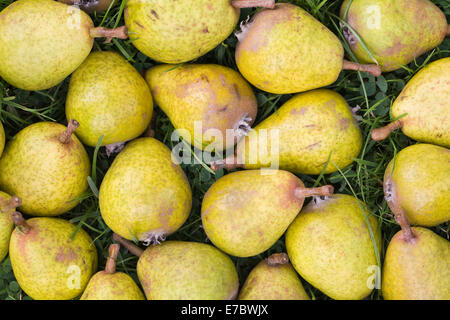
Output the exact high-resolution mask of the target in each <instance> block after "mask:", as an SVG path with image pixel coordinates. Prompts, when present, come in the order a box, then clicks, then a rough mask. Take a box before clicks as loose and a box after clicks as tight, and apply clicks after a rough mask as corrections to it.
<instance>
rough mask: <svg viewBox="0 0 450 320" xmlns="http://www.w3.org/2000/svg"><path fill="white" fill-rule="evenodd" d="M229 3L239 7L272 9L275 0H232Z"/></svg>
mask: <svg viewBox="0 0 450 320" xmlns="http://www.w3.org/2000/svg"><path fill="white" fill-rule="evenodd" d="M231 5H232V6H233V7H235V8H239V9H244V8H255V7H261V8H267V9H273V8H275V0H233V1H231Z"/></svg>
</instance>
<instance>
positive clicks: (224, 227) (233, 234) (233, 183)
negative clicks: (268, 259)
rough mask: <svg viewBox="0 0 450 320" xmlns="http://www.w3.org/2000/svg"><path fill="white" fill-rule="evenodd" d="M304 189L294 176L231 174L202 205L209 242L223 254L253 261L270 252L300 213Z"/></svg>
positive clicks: (256, 172) (251, 172)
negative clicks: (297, 194)
mask: <svg viewBox="0 0 450 320" xmlns="http://www.w3.org/2000/svg"><path fill="white" fill-rule="evenodd" d="M297 187H304V185H303V183H302V181H301V180H300V179H299V178H297V177H296V176H295V175H293V174H292V173H290V172H287V171H282V170H273V171H272V173H271V174H261V171H260V170H244V171H238V172H232V173H229V174H227V175H225V176H223V177H222V178H220V179H219V180H217V181H216V182H215V183H214V184H213V185H212V186H211V187H210V188H209V190H208V191H207V192H206V194H205V196H204V198H203V202H202V223H203V229H204V230H205V232H206V234H207V236H208V238H209V239H210V240H211V242H212V243H214V245H215V246H216V247H218V248H219V249H221V250H222V251H224V252H226V253H228V254H230V255H233V256H237V257H250V256H254V255H257V254H259V253H261V252H264V251H265V250H267V249H269V248H270V247H271V246H272V245H273V244H274V243H275V242H276V241H277V240H278V239H279V238H280V237H281V236H282V235H283V233H284V232H285V231H286V229H287V228H288V226H289V224H290V223H291V222H292V221H293V220H294V218H295V217H296V216H297V214H298V213H299V212H300V210H301V208H302V205H303V200H302V199H298V198H297V197H295V189H296V188H297Z"/></svg>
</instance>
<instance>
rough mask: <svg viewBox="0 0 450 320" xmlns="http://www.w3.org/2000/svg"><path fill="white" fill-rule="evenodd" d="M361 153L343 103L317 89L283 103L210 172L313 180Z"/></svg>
mask: <svg viewBox="0 0 450 320" xmlns="http://www.w3.org/2000/svg"><path fill="white" fill-rule="evenodd" d="M361 147H362V135H361V131H360V130H359V127H358V124H357V122H356V121H355V120H354V118H353V113H352V111H351V109H350V107H349V106H348V104H347V102H346V101H345V99H344V98H343V97H342V96H341V95H340V94H338V93H336V92H333V91H331V90H328V89H317V90H312V91H309V92H304V93H300V94H297V95H295V96H294V97H293V98H291V99H290V100H288V101H287V102H286V103H285V104H284V105H283V106H281V107H280V108H279V109H278V110H277V111H276V112H275V113H274V114H272V115H271V116H270V117H268V118H266V119H265V120H263V121H262V122H261V123H259V124H258V125H257V126H256V127H255V128H254V130H252V131H250V132H249V134H248V135H247V136H246V137H245V138H244V139H242V140H241V142H240V143H238V145H237V147H236V154H235V155H231V156H229V157H227V158H226V159H223V160H219V161H216V162H214V163H212V166H211V167H212V168H213V169H214V170H217V169H219V168H226V169H233V168H236V167H243V168H245V169H258V168H262V167H271V168H273V167H274V166H279V168H280V169H283V170H287V171H291V172H294V173H298V174H313V175H318V174H320V173H321V172H322V170H323V169H324V166H325V165H326V169H325V173H332V172H335V171H337V170H338V168H344V167H346V166H348V165H350V164H351V163H352V162H353V160H354V159H355V158H356V157H357V156H358V155H359V152H360V151H361ZM330 156H331V157H330ZM328 159H329V161H328ZM327 163H328V165H327Z"/></svg>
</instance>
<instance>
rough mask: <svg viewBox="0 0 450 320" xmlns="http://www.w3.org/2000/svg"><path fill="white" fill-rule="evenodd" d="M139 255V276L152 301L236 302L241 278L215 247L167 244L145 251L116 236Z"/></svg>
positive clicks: (168, 242) (231, 263) (179, 243)
mask: <svg viewBox="0 0 450 320" xmlns="http://www.w3.org/2000/svg"><path fill="white" fill-rule="evenodd" d="M114 240H116V241H117V242H119V243H121V244H122V245H123V246H124V247H126V248H127V249H129V250H130V251H131V252H132V253H133V254H135V255H137V256H139V261H138V263H137V274H138V277H139V281H140V282H141V284H142V287H143V289H144V292H145V295H146V296H147V299H148V300H233V299H235V298H236V296H237V293H238V289H239V279H238V274H237V272H236V268H235V267H234V264H233V262H232V261H231V259H230V257H228V256H227V255H225V254H224V253H222V252H221V251H220V250H217V249H216V248H214V247H213V246H211V245H208V244H205V243H198V242H185V241H166V242H164V243H162V244H159V245H156V246H152V247H148V248H147V249H146V250H145V251H143V250H141V249H140V248H139V247H137V246H135V245H134V244H133V243H131V242H129V241H126V240H124V239H123V238H121V237H120V236H118V235H117V234H114Z"/></svg>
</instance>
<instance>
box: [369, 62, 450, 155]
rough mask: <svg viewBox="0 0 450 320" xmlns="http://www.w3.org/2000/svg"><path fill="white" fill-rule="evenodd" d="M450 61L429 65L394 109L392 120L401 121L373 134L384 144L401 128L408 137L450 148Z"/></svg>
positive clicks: (376, 130) (419, 73)
mask: <svg viewBox="0 0 450 320" xmlns="http://www.w3.org/2000/svg"><path fill="white" fill-rule="evenodd" d="M449 88H450V58H443V59H439V60H437V61H434V62H432V63H430V64H428V65H427V66H426V67H425V68H423V69H421V70H420V71H419V72H417V74H416V75H415V76H414V77H413V78H412V79H411V80H409V82H408V83H407V84H406V86H405V87H404V88H403V90H402V92H401V93H400V95H399V96H398V97H397V99H396V100H395V101H394V103H393V104H392V107H391V113H392V117H393V118H395V119H398V118H400V119H399V120H396V121H394V122H392V123H390V124H388V125H387V126H385V127H382V128H378V129H375V130H373V131H372V139H374V140H376V141H380V140H383V139H386V138H387V137H388V136H389V134H390V133H391V132H392V131H394V130H396V129H398V128H401V129H402V131H403V133H404V134H406V135H407V136H408V137H410V138H412V139H414V140H418V141H422V142H427V143H432V144H437V145H441V146H443V147H447V148H449V147H450V110H449V108H448V102H449V100H450V90H449Z"/></svg>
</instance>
